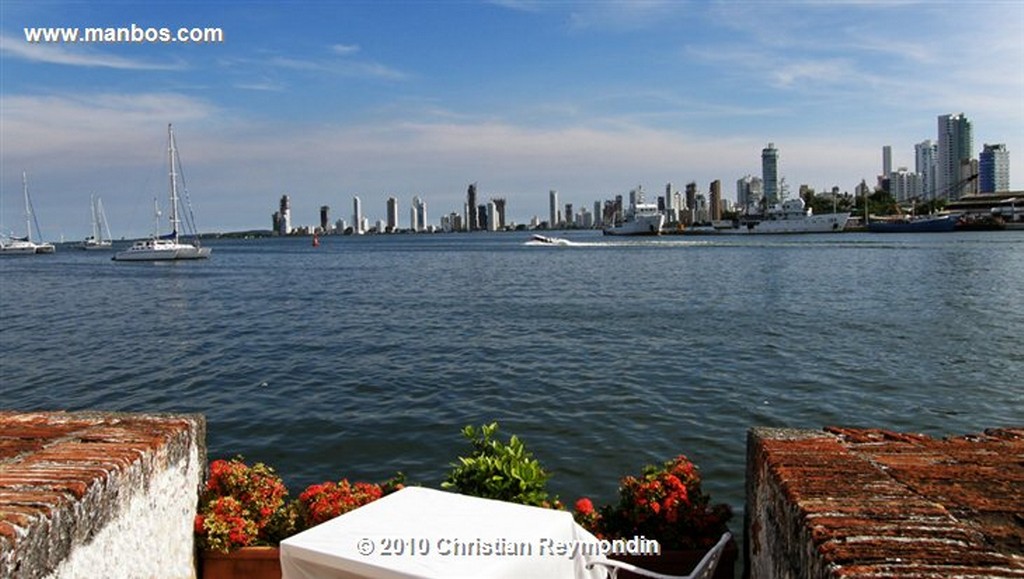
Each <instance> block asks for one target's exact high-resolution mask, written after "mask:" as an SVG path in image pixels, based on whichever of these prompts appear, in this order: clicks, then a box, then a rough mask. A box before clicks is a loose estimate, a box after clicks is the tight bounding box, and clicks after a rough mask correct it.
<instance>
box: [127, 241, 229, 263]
mask: <svg viewBox="0 0 1024 579" xmlns="http://www.w3.org/2000/svg"><path fill="white" fill-rule="evenodd" d="M208 257H210V248H209V247H196V246H195V245H192V244H190V243H178V242H175V241H172V240H169V239H147V240H145V241H136V242H135V243H134V244H133V245H132V246H131V247H129V248H128V249H126V250H124V251H119V252H117V253H116V254H114V257H113V259H114V261H176V260H186V259H206V258H208Z"/></svg>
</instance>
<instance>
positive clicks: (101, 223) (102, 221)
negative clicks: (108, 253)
mask: <svg viewBox="0 0 1024 579" xmlns="http://www.w3.org/2000/svg"><path fill="white" fill-rule="evenodd" d="M89 205H90V206H91V209H92V235H90V236H89V237H86V238H85V240H83V241H82V243H80V244H79V245H78V247H79V249H85V250H95V249H111V248H112V247H113V243H112V241H111V235H110V226H109V225H108V224H107V216H106V215H105V214H104V213H103V202H102V201H101V200H100V198H99V197H95V196H92V195H90V196H89Z"/></svg>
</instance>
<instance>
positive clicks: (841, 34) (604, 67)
mask: <svg viewBox="0 0 1024 579" xmlns="http://www.w3.org/2000/svg"><path fill="white" fill-rule="evenodd" d="M179 8H180V5H177V4H174V3H161V4H158V5H139V6H136V5H124V4H113V3H107V4H104V3H100V4H88V5H87V4H83V3H75V2H68V3H63V2H53V3H45V4H38V3H31V2H19V1H12V2H4V3H3V4H2V5H0V11H2V16H3V18H2V22H3V27H2V29H0V59H2V61H3V67H2V72H0V77H2V78H0V81H2V88H0V91H2V94H0V97H2V99H3V107H2V109H0V116H2V119H0V120H2V121H3V122H2V129H0V133H2V134H0V140H2V143H3V147H2V151H0V169H2V171H0V172H2V175H0V189H2V191H3V199H2V202H0V207H2V224H0V225H2V226H3V228H4V230H5V232H8V231H11V230H13V231H18V230H19V228H20V227H21V224H22V222H23V217H22V213H23V208H22V203H21V198H20V191H21V180H20V174H21V171H22V170H25V171H27V172H28V181H29V190H30V192H31V193H32V201H33V204H34V206H35V210H36V216H37V217H38V219H39V221H40V225H41V226H42V229H43V232H44V234H45V235H46V237H48V238H50V239H56V238H58V237H59V236H62V235H64V236H66V237H67V238H68V239H76V238H80V237H83V236H84V235H85V234H86V233H87V231H88V228H89V213H88V211H89V196H90V194H95V195H97V196H100V197H102V198H103V202H104V207H105V209H106V211H107V214H108V218H109V220H110V222H111V226H112V228H113V229H114V235H115V237H121V236H128V237H136V236H145V235H148V234H149V233H151V231H152V222H153V219H152V207H153V198H154V197H157V198H160V199H165V198H166V190H165V189H166V167H165V166H164V165H163V163H162V160H163V159H164V156H165V154H164V151H163V147H164V140H163V127H164V126H165V125H166V123H168V122H172V123H174V124H175V128H176V132H177V136H178V141H179V142H178V144H179V149H180V152H181V156H182V161H183V164H184V169H185V174H186V177H187V185H188V188H189V190H190V193H191V198H192V202H193V205H194V206H195V207H196V213H197V219H198V224H199V226H200V229H202V230H203V231H231V230H243V229H256V228H258V229H264V228H266V227H267V222H268V218H267V214H268V210H271V211H272V208H273V207H275V206H276V205H277V203H278V200H279V199H280V198H281V196H282V195H285V194H287V195H290V198H291V203H292V208H291V216H292V219H293V220H294V223H295V225H297V226H301V225H306V224H309V225H314V224H316V223H317V222H318V217H319V209H320V207H321V206H322V205H326V206H329V207H332V208H334V207H337V208H341V207H351V203H352V198H353V197H355V196H360V197H361V198H362V200H363V207H364V211H365V214H366V217H367V219H368V220H369V222H370V224H371V225H372V224H375V223H376V222H378V221H383V220H385V219H386V214H385V211H386V200H387V199H388V198H389V197H392V196H394V197H396V198H398V199H399V200H400V207H401V209H400V210H401V211H403V212H405V211H408V210H409V208H410V203H411V200H412V199H413V198H414V197H419V198H420V199H421V200H422V201H423V202H425V203H426V205H427V206H428V207H429V208H430V213H429V217H430V219H431V224H433V225H436V224H437V223H438V221H439V219H440V218H441V217H442V216H444V215H448V214H450V213H453V212H461V211H462V206H463V203H464V200H465V197H466V187H467V184H469V183H474V182H476V183H478V187H479V195H480V203H487V202H488V201H489V200H490V199H491V198H501V199H504V200H505V203H506V206H507V211H508V215H507V219H508V220H509V221H514V222H517V223H528V222H529V221H530V219H531V218H532V217H534V216H537V217H539V218H540V219H541V220H546V218H547V216H548V214H549V192H550V191H551V190H557V191H558V196H559V199H560V200H561V205H562V207H563V208H564V205H565V204H566V203H572V204H573V205H574V206H575V207H577V208H582V207H588V206H590V205H591V204H592V203H593V202H594V201H595V200H598V199H608V198H613V197H614V196H615V195H623V194H627V193H628V191H629V190H630V189H632V188H633V187H636V186H637V185H638V184H640V185H643V186H644V187H645V189H647V190H648V191H657V190H659V189H660V188H661V187H662V186H663V185H664V184H665V183H669V182H671V183H675V184H677V187H678V186H681V185H682V184H685V183H689V182H691V181H692V182H696V183H698V185H699V187H700V190H701V191H702V192H705V193H706V192H707V188H708V186H709V184H710V183H711V182H712V181H715V180H720V181H721V182H723V183H725V184H726V186H725V187H724V191H723V197H725V198H728V199H734V198H735V191H734V189H733V187H732V186H731V185H730V184H732V183H735V182H736V181H737V180H739V179H742V178H743V176H744V175H761V173H762V171H761V163H760V158H759V152H760V151H761V150H762V149H763V148H764V147H765V145H766V144H767V143H774V144H775V146H776V147H777V149H778V151H779V156H778V177H779V178H783V177H784V178H785V179H786V182H787V183H788V184H789V186H790V187H791V188H792V190H793V191H794V192H795V191H796V189H797V187H798V186H799V185H801V184H807V185H809V186H811V187H814V188H815V189H817V190H818V191H823V190H829V189H831V187H832V186H838V187H839V188H840V190H842V191H849V192H853V190H854V188H855V187H856V186H857V184H858V183H860V182H861V180H866V181H867V182H868V183H869V184H873V183H874V180H875V177H876V176H877V175H878V174H879V173H880V171H881V163H880V160H879V155H878V151H879V150H881V147H883V146H886V145H889V146H891V147H892V149H891V151H892V165H893V167H894V168H896V167H908V168H911V169H912V168H913V167H915V160H916V159H915V146H916V145H918V144H920V143H922V142H923V141H926V140H931V141H933V142H937V140H938V135H937V134H936V118H937V117H939V116H941V115H947V114H958V113H961V112H962V113H964V114H966V116H967V117H968V118H969V119H970V120H971V123H972V125H973V148H972V149H973V150H972V151H971V154H972V157H973V158H978V156H979V154H980V153H981V150H982V146H983V144H995V143H999V144H1005V146H1006V150H1007V156H1008V162H1009V165H1010V173H1009V178H1010V188H1011V189H1014V190H1020V189H1024V109H1022V107H1021V105H1020V102H1022V100H1024V99H1022V97H1024V72H1021V71H1022V70H1024V39H1022V38H1021V35H1020V33H1019V31H1020V30H1021V29H1022V28H1024V5H1021V4H1020V3H1015V2H999V1H992V2H981V3H972V4H971V5H970V7H969V9H965V8H964V7H963V6H960V5H956V4H953V3H949V4H946V3H942V4H933V3H919V2H899V3H873V2H868V3H861V2H857V3H845V2H844V3H835V4H831V3H818V2H781V3H765V4H763V5H762V4H751V3H743V4H734V3H725V2H711V3H698V4H690V3H677V2H660V1H649V2H615V1H608V2H594V3H588V2H571V3H544V2H534V1H531V0H505V1H494V2H466V3H455V4H432V3H423V4H413V3H394V4H392V3H347V2H326V3H309V4H304V5H302V6H301V8H302V9H301V10H300V9H290V8H288V7H285V8H277V7H274V6H271V5H258V7H256V8H253V7H250V6H243V5H236V4H232V3H225V2H214V3H208V4H202V5H196V4H189V5H188V10H187V11H182V10H180V9H179ZM186 12H187V13H186ZM765 22H771V23H772V26H773V29H772V30H770V31H769V30H766V29H765V28H764V23H765ZM46 26H50V27H90V26H96V27H127V26H138V27H143V28H146V27H160V26H171V27H177V26H189V27H220V28H221V29H223V32H224V38H223V41H222V42H211V43H205V44H194V45H187V44H180V43H179V44H159V43H155V44H144V43H142V44H139V43H136V44H131V43H110V42H108V43H95V44H83V43H77V44H69V43H50V44H46V43H30V42H27V41H26V40H25V34H24V29H25V28H26V27H46ZM980 31H984V32H980ZM791 194H794V193H791ZM345 213H347V211H345ZM341 215H342V212H340V211H338V210H335V217H340V216H341ZM400 221H404V220H400Z"/></svg>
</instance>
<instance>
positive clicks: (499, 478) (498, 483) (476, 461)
mask: <svg viewBox="0 0 1024 579" xmlns="http://www.w3.org/2000/svg"><path fill="white" fill-rule="evenodd" d="M497 432H498V423H497V422H492V423H491V424H485V425H482V426H481V427H480V428H476V427H474V426H472V425H469V426H466V427H465V428H463V429H462V435H463V436H465V437H466V438H467V439H468V440H469V442H470V444H471V445H472V447H473V453H472V454H471V455H470V456H468V457H467V456H460V457H459V462H458V463H453V464H452V465H451V467H452V469H451V471H450V472H449V473H448V477H447V479H445V481H444V482H442V483H441V487H442V488H444V489H449V490H453V491H455V492H457V493H461V494H464V495H472V496H475V497H483V498H488V499H497V500H501V501H508V502H513V503H520V504H524V505H533V506H539V507H549V508H550V507H554V508H561V503H559V502H558V499H557V498H554V499H552V498H549V496H548V492H547V481H548V478H549V477H550V474H549V473H548V472H547V471H546V470H544V468H543V467H542V466H541V464H540V461H538V460H537V459H535V458H534V457H533V454H532V453H530V452H529V451H527V450H526V446H525V445H524V444H523V441H522V440H520V439H519V437H517V436H515V435H513V436H512V437H510V438H509V440H508V442H507V443H505V442H502V441H500V440H497V439H496V438H495V434H496V433H497Z"/></svg>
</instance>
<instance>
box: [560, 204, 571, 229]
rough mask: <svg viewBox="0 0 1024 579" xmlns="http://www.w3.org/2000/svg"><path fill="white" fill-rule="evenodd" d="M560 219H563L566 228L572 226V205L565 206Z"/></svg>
mask: <svg viewBox="0 0 1024 579" xmlns="http://www.w3.org/2000/svg"><path fill="white" fill-rule="evenodd" d="M562 219H565V224H566V225H567V226H572V224H573V214H572V203H566V204H565V214H563V215H562Z"/></svg>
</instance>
